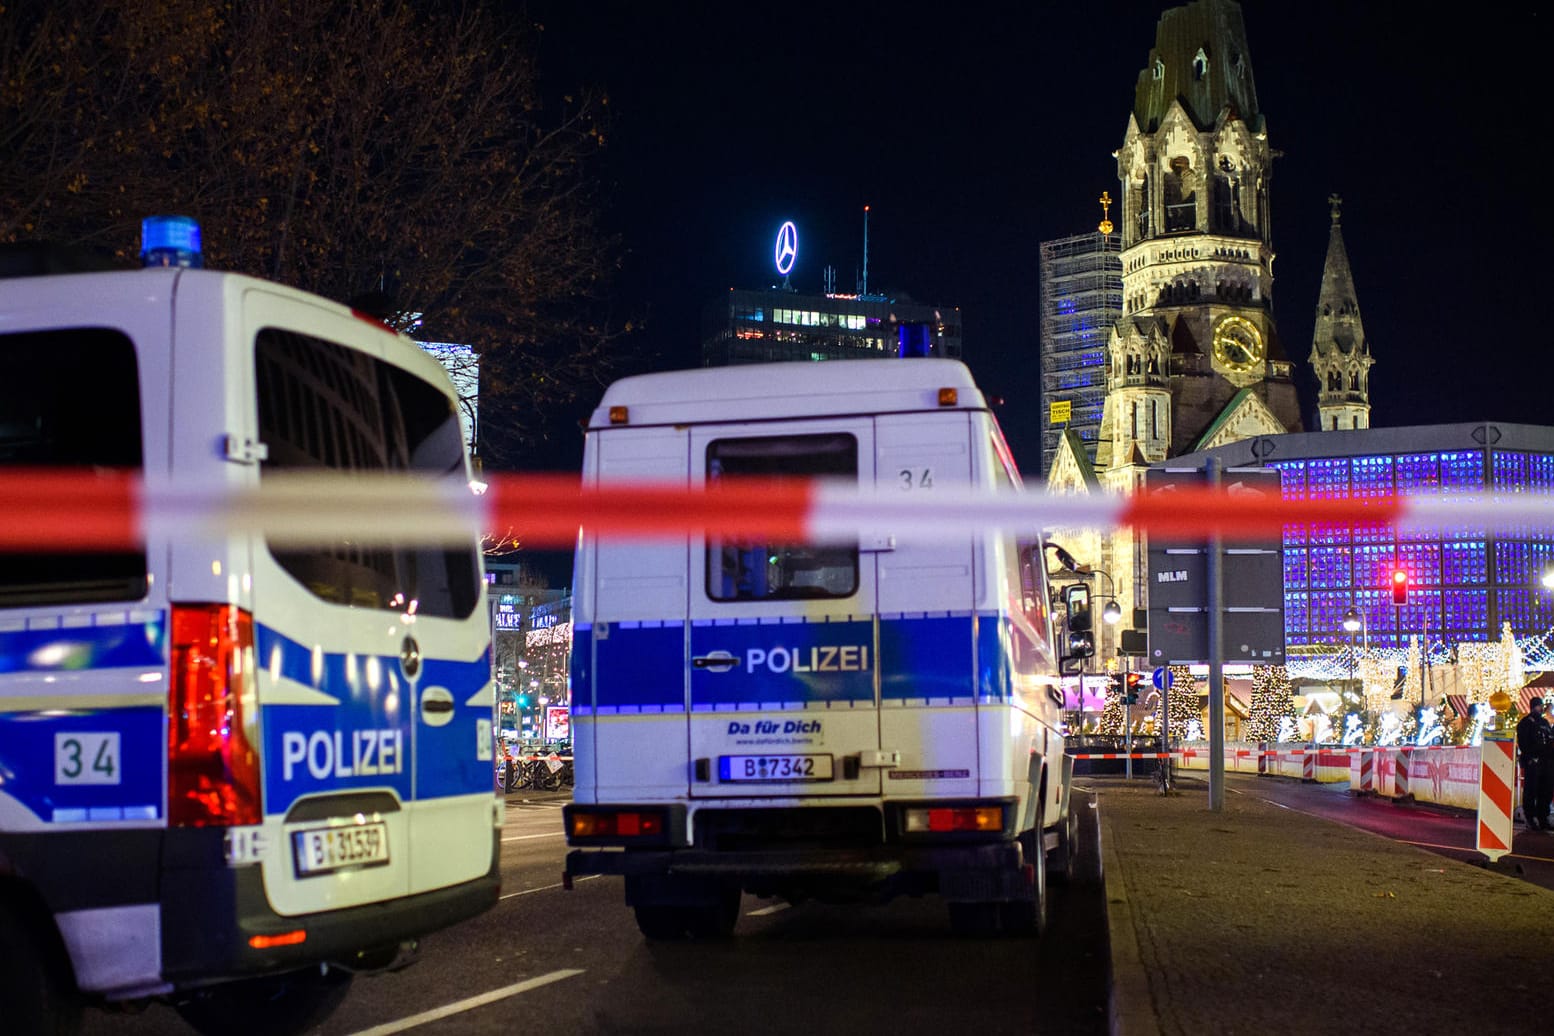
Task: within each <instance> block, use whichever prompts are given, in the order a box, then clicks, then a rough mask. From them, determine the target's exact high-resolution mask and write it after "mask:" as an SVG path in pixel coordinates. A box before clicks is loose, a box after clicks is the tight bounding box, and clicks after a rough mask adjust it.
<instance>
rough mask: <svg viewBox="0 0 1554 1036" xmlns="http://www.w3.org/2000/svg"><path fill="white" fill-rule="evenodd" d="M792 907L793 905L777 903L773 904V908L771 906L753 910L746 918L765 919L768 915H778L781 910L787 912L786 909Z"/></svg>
mask: <svg viewBox="0 0 1554 1036" xmlns="http://www.w3.org/2000/svg"><path fill="white" fill-rule="evenodd" d="M792 905H793V904H792V903H775V904H773V905H772V906H769V907H762V908H761V909H759V910H752V911H750V912H749V913H748V914H746V915H745V916H746V917H765V916H766V915H767V914H775V913H777V912H778V911H780V910H786V909H788V908H789V907H790V906H792Z"/></svg>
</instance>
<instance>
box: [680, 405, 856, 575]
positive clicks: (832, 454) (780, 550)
mask: <svg viewBox="0 0 1554 1036" xmlns="http://www.w3.org/2000/svg"><path fill="white" fill-rule="evenodd" d="M724 476H729V477H746V476H761V477H765V478H774V477H775V478H781V477H797V478H846V479H851V480H853V481H854V482H856V481H857V479H858V440H857V438H856V437H854V436H852V435H848V434H845V433H837V434H829V435H774V436H768V437H763V438H752V439H717V440H714V441H713V442H710V443H708V444H707V481H708V482H709V483H712V482H716V481H717V480H718V479H720V478H723V477H724ZM857 591H858V546H857V544H851V545H846V546H839V545H836V544H825V545H818V544H793V543H752V542H749V541H746V540H720V539H717V538H715V537H713V536H708V538H707V596H708V597H710V598H712V599H713V600H714V601H784V600H795V599H799V598H816V597H851V596H852V595H853V594H855V593H857Z"/></svg>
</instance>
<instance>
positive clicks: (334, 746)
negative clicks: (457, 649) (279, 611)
mask: <svg viewBox="0 0 1554 1036" xmlns="http://www.w3.org/2000/svg"><path fill="white" fill-rule="evenodd" d="M255 639H256V641H257V650H258V655H259V659H260V662H261V664H262V665H265V666H266V667H267V668H269V669H270V670H271V671H272V672H278V673H279V675H280V676H282V677H284V678H287V679H290V680H294V681H296V682H297V683H300V684H302V685H303V686H305V687H311V688H313V689H315V690H318V691H321V692H323V693H324V694H327V695H329V696H331V697H333V698H335V699H336V701H335V702H334V703H330V704H307V705H302V704H292V703H275V704H265V705H263V706H262V713H263V721H262V727H263V738H264V748H265V751H264V761H265V762H264V770H265V773H264V779H265V783H264V804H265V812H266V813H268V814H270V815H275V814H278V813H284V812H286V810H288V809H289V808H290V807H291V804H292V803H293V802H295V801H296V800H297V799H298V798H300V797H302V796H304V795H313V794H319V793H324V792H336V791H341V790H347V789H351V788H366V787H374V788H381V787H388V788H392V789H393V790H394V791H395V793H396V794H398V795H399V796H400V797H401V798H403V799H405V800H407V801H408V800H410V799H411V798H412V797H414V798H417V799H432V798H443V797H448V796H454V795H468V794H473V793H479V792H486V791H489V790H490V788H491V772H490V771H491V764H490V761H489V759H487V760H484V761H482V760H481V759H480V749H481V747H482V746H481V744H480V743H479V733H480V729H481V728H480V723H479V721H481V720H485V721H486V723H487V725H488V728H487V733H488V735H489V724H490V721H491V719H492V712H491V706H490V705H489V704H488V705H468V704H466V702H468V700H469V699H470V698H471V697H474V696H475V695H476V694H477V692H479V691H480V690H481V689H482V688H483V687H485V685H486V684H487V683H488V682H490V680H491V657H490V653H489V650H488V651H487V652H484V653H482V654H481V655H480V657H479V658H476V659H473V660H470V661H459V660H452V659H438V658H423V659H422V663H421V672H420V673H419V675H418V679H417V682H416V687H415V688H412V687H411V686H410V685H409V684H408V683H406V682H405V680H404V679H403V677H402V676H400V675H399V674H400V663H399V659H398V657H397V656H364V655H356V656H354V657H348V656H347V655H345V654H343V653H339V652H334V653H328V652H326V653H321V654H320V657H319V666H318V672H317V675H316V678H315V674H314V669H313V652H312V651H311V650H309V649H308V648H306V647H304V646H303V645H302V644H300V643H298V642H297V641H294V640H292V639H291V638H289V637H287V636H285V635H284V634H282V633H280V632H278V631H276V630H275V629H273V628H271V627H269V626H263V625H261V626H260V627H259V628H258V629H257V630H256V631H255ZM431 687H443V688H446V689H447V690H448V692H449V694H450V696H451V697H452V699H453V715H452V717H451V718H450V719H449V720H448V721H447V722H446V723H444V724H440V725H436V726H434V725H432V724H430V723H425V722H422V723H419V724H417V725H416V727H415V729H414V731H412V728H411V724H412V719H413V718H414V717H415V716H416V710H417V708H418V703H417V702H416V700H415V699H414V698H413V694H414V693H415V692H416V689H417V688H418V689H420V690H425V689H427V688H431ZM412 736H414V737H415V738H416V741H415V743H414V745H412ZM412 750H414V751H416V752H417V753H418V754H417V763H416V765H415V766H414V767H412V765H411V759H410V753H411V751H412ZM412 774H414V786H412Z"/></svg>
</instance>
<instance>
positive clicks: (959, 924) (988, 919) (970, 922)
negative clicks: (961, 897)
mask: <svg viewBox="0 0 1554 1036" xmlns="http://www.w3.org/2000/svg"><path fill="white" fill-rule="evenodd" d="M949 907H950V930H951V931H952V932H954V933H955V934H956V935H968V936H973V937H975V938H986V937H988V936H990V935H997V934H998V933H999V931H1000V930H1001V929H1002V928H1003V917H1002V915H1003V910H1002V906H1001V904H999V903H951V904H949Z"/></svg>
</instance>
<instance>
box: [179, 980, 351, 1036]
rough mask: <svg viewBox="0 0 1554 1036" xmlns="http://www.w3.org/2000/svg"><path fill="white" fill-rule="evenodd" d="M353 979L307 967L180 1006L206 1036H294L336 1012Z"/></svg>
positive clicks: (223, 988)
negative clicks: (293, 1035)
mask: <svg viewBox="0 0 1554 1036" xmlns="http://www.w3.org/2000/svg"><path fill="white" fill-rule="evenodd" d="M352 977H353V976H352V975H351V973H350V972H349V971H341V970H340V969H338V968H325V969H320V968H317V967H313V968H305V969H303V970H301V971H292V972H287V973H286V974H284V975H265V976H264V977H262V978H250V979H242V980H240V981H237V982H226V983H223V984H221V985H219V986H211V987H209V988H207V989H202V990H200V991H199V992H197V993H196V994H194V996H192V997H191V998H190V999H188V1000H185V1001H183V1002H182V1003H179V1004H177V1005H175V1006H176V1008H177V1010H178V1013H179V1014H180V1015H182V1016H183V1020H184V1021H186V1022H188V1023H189V1024H190V1025H191V1026H193V1027H194V1028H195V1029H196V1030H198V1031H199V1032H202V1033H204V1034H205V1036H292V1034H294V1033H302V1032H306V1031H308V1030H309V1029H312V1028H313V1027H315V1026H317V1025H318V1024H319V1023H320V1022H322V1021H323V1020H324V1019H325V1018H327V1017H329V1015H331V1014H333V1013H334V1010H335V1008H337V1007H339V1006H340V1002H341V1001H343V1000H344V999H345V995H346V994H347V993H349V992H350V991H351V979H352Z"/></svg>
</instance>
